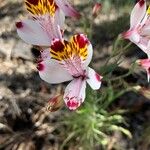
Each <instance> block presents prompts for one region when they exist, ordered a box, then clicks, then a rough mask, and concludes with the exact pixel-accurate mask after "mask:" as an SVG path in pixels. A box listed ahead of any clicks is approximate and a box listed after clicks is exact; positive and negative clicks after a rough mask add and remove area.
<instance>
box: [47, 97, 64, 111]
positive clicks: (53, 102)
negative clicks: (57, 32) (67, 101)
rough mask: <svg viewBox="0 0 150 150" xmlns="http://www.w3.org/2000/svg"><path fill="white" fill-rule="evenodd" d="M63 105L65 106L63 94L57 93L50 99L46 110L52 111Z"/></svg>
mask: <svg viewBox="0 0 150 150" xmlns="http://www.w3.org/2000/svg"><path fill="white" fill-rule="evenodd" d="M62 106H63V96H62V95H57V96H55V97H53V98H51V99H50V100H49V101H48V104H47V106H46V110H47V111H50V112H54V111H57V110H58V109H60V108H61V107H62Z"/></svg>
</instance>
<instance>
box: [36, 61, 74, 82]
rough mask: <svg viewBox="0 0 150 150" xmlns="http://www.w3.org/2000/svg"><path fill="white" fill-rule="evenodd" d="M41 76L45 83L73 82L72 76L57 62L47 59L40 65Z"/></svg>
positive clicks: (38, 67)
mask: <svg viewBox="0 0 150 150" xmlns="http://www.w3.org/2000/svg"><path fill="white" fill-rule="evenodd" d="M37 69H38V70H39V75H40V77H41V79H43V80H44V81H46V82H48V83H51V84H57V83H62V82H65V81H69V80H72V79H73V78H72V76H71V75H70V74H69V73H68V72H67V71H66V70H65V69H63V67H62V66H61V65H60V64H58V63H57V62H56V61H55V60H52V59H49V60H48V59H46V60H44V61H42V62H39V63H38V66H37Z"/></svg>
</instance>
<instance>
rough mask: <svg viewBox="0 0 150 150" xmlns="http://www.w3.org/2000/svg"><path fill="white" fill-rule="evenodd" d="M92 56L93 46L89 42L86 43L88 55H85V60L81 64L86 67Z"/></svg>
mask: <svg viewBox="0 0 150 150" xmlns="http://www.w3.org/2000/svg"><path fill="white" fill-rule="evenodd" d="M92 56H93V47H92V44H89V45H88V56H87V59H86V60H85V62H84V64H83V66H84V67H85V68H86V67H87V66H88V65H89V63H90V62H91V59H92Z"/></svg>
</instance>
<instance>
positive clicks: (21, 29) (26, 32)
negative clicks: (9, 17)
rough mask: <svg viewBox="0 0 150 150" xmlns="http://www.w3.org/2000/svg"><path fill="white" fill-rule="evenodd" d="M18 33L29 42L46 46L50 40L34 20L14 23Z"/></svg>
mask: <svg viewBox="0 0 150 150" xmlns="http://www.w3.org/2000/svg"><path fill="white" fill-rule="evenodd" d="M16 27H17V32H18V35H19V36H20V38H21V39H22V40H24V41H25V42H27V43H29V44H33V45H40V46H47V45H50V43H51V41H50V39H49V37H48V35H47V34H46V33H45V32H44V30H43V29H42V28H41V26H40V24H39V23H38V22H36V20H29V19H27V20H24V21H21V22H17V23H16Z"/></svg>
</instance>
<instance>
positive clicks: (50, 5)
mask: <svg viewBox="0 0 150 150" xmlns="http://www.w3.org/2000/svg"><path fill="white" fill-rule="evenodd" d="M25 4H26V7H27V10H28V11H29V12H30V13H32V14H33V15H45V14H47V13H49V14H50V15H51V16H54V14H55V11H56V9H57V5H56V3H55V2H54V0H26V1H25Z"/></svg>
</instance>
